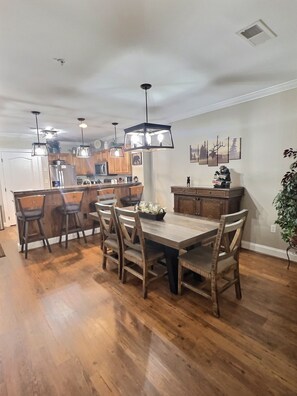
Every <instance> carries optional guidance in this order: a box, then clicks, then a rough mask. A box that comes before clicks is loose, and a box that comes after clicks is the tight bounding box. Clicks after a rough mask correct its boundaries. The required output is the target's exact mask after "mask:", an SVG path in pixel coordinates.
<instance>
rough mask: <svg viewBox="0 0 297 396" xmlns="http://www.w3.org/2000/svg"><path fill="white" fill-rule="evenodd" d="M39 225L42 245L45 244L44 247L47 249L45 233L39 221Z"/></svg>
mask: <svg viewBox="0 0 297 396" xmlns="http://www.w3.org/2000/svg"><path fill="white" fill-rule="evenodd" d="M37 224H38V228H39V234H40V235H41V236H42V243H43V246H44V247H46V244H45V240H44V239H45V236H44V232H43V229H42V227H41V223H40V220H39V219H38V220H37Z"/></svg>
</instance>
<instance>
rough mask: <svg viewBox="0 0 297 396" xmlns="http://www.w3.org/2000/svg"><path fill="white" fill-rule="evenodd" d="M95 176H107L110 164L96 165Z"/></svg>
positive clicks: (101, 163) (100, 163)
mask: <svg viewBox="0 0 297 396" xmlns="http://www.w3.org/2000/svg"><path fill="white" fill-rule="evenodd" d="M95 174H96V175H97V176H107V175H108V174H109V173H108V162H99V163H98V164H95Z"/></svg>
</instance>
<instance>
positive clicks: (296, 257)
mask: <svg viewBox="0 0 297 396" xmlns="http://www.w3.org/2000/svg"><path fill="white" fill-rule="evenodd" d="M241 246H242V247H243V248H244V249H247V250H252V251H253V252H257V253H263V254H267V255H268V256H273V257H278V258H281V259H285V260H287V254H286V251H285V250H282V249H276V248H273V247H271V246H266V245H260V244H258V243H253V242H247V241H242V243H241ZM289 254H290V260H291V261H295V262H297V254H294V253H292V250H291V251H290V253H289Z"/></svg>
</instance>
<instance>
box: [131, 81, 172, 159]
mask: <svg viewBox="0 0 297 396" xmlns="http://www.w3.org/2000/svg"><path fill="white" fill-rule="evenodd" d="M140 87H141V88H142V89H143V90H144V91H145V114H146V120H145V122H144V123H142V124H138V125H135V126H132V127H130V128H127V129H125V144H124V150H125V151H140V150H158V149H173V148H174V144H173V140H172V134H171V126H170V125H162V124H152V123H149V122H148V107H147V91H148V89H150V88H151V87H152V86H151V84H148V83H145V84H141V86H140Z"/></svg>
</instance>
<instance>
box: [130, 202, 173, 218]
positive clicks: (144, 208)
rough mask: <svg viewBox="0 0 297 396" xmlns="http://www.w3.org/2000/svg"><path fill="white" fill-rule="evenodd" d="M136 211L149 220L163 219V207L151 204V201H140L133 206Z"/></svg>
mask: <svg viewBox="0 0 297 396" xmlns="http://www.w3.org/2000/svg"><path fill="white" fill-rule="evenodd" d="M135 209H136V210H137V211H138V213H139V216H140V217H143V218H146V219H150V220H157V221H161V220H163V218H164V216H165V214H166V211H165V208H163V207H162V206H160V205H159V204H153V203H152V202H145V201H140V202H139V204H138V205H136V206H135Z"/></svg>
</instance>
